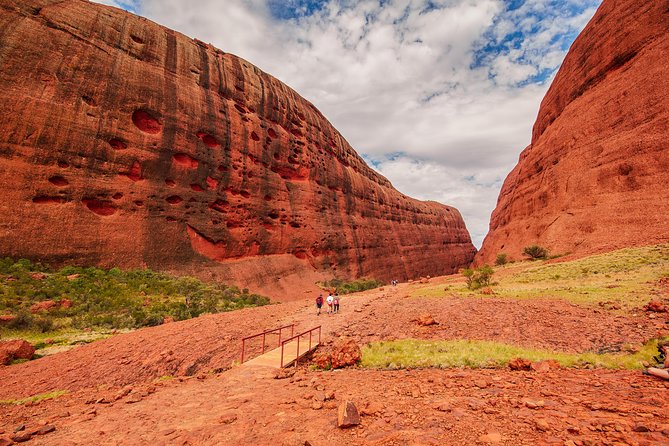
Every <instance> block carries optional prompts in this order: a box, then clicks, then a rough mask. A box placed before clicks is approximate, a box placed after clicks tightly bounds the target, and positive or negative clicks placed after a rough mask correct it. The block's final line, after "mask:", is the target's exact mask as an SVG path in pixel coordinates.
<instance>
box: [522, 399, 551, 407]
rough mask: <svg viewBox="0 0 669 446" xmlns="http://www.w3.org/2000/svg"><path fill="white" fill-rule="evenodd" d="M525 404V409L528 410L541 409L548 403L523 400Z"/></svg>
mask: <svg viewBox="0 0 669 446" xmlns="http://www.w3.org/2000/svg"><path fill="white" fill-rule="evenodd" d="M523 403H524V404H525V407H527V408H528V409H541V408H542V407H544V406H545V405H546V403H545V402H544V401H542V400H529V399H527V400H523Z"/></svg>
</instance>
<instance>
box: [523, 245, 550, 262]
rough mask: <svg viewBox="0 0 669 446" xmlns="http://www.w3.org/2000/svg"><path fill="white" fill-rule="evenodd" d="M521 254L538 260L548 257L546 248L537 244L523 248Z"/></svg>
mask: <svg viewBox="0 0 669 446" xmlns="http://www.w3.org/2000/svg"><path fill="white" fill-rule="evenodd" d="M523 254H524V255H525V256H527V257H529V258H530V259H532V260H539V259H545V258H546V257H548V250H547V249H546V248H542V247H541V246H539V245H532V246H526V247H525V248H523Z"/></svg>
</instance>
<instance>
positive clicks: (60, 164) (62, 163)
mask: <svg viewBox="0 0 669 446" xmlns="http://www.w3.org/2000/svg"><path fill="white" fill-rule="evenodd" d="M58 167H60V168H61V169H67V168H68V167H70V164H69V163H68V162H67V161H58Z"/></svg>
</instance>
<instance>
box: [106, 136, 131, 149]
mask: <svg viewBox="0 0 669 446" xmlns="http://www.w3.org/2000/svg"><path fill="white" fill-rule="evenodd" d="M109 145H110V146H111V148H112V149H114V150H125V149H127V148H128V144H126V143H125V142H124V141H121V140H120V139H118V138H113V139H110V140H109Z"/></svg>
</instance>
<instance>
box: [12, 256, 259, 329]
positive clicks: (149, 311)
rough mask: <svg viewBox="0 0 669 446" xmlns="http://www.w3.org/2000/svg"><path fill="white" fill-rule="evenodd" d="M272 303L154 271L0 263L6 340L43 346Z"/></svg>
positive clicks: (233, 290) (224, 288) (244, 292)
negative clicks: (88, 332) (84, 332)
mask: <svg viewBox="0 0 669 446" xmlns="http://www.w3.org/2000/svg"><path fill="white" fill-rule="evenodd" d="M268 303H269V299H268V298H266V297H263V296H259V295H257V294H251V293H249V291H248V290H247V289H243V290H240V289H239V288H237V287H235V286H227V285H222V284H207V283H204V282H202V281H200V280H198V279H196V278H193V277H175V276H170V275H168V274H164V273H158V272H155V271H151V270H131V271H122V270H120V269H118V268H112V269H110V270H104V269H100V268H80V267H65V268H62V269H60V270H58V271H50V270H49V269H48V268H46V267H44V266H43V265H40V264H35V263H32V262H30V261H28V260H24V259H23V260H19V261H18V262H15V261H14V260H12V259H8V258H7V259H0V315H11V316H13V319H11V320H9V321H4V322H2V323H0V335H2V336H3V337H5V336H11V337H15V335H16V334H19V333H20V334H21V335H23V334H28V335H30V334H32V336H31V337H32V338H33V339H35V338H41V339H39V341H45V340H46V339H47V338H49V337H52V335H53V334H54V333H56V334H60V333H64V332H68V331H72V330H81V329H89V328H92V327H99V328H106V329H124V328H129V329H132V328H138V327H145V326H152V325H159V324H162V323H163V322H164V321H165V319H166V318H167V319H171V320H175V321H180V320H185V319H190V318H193V317H197V316H200V315H202V314H205V313H219V312H223V311H230V310H236V309H239V308H244V307H252V306H258V305H266V304H268ZM38 333H44V334H45V335H44V336H43V337H40V336H37V334H38ZM49 334H51V336H50V335H49Z"/></svg>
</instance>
